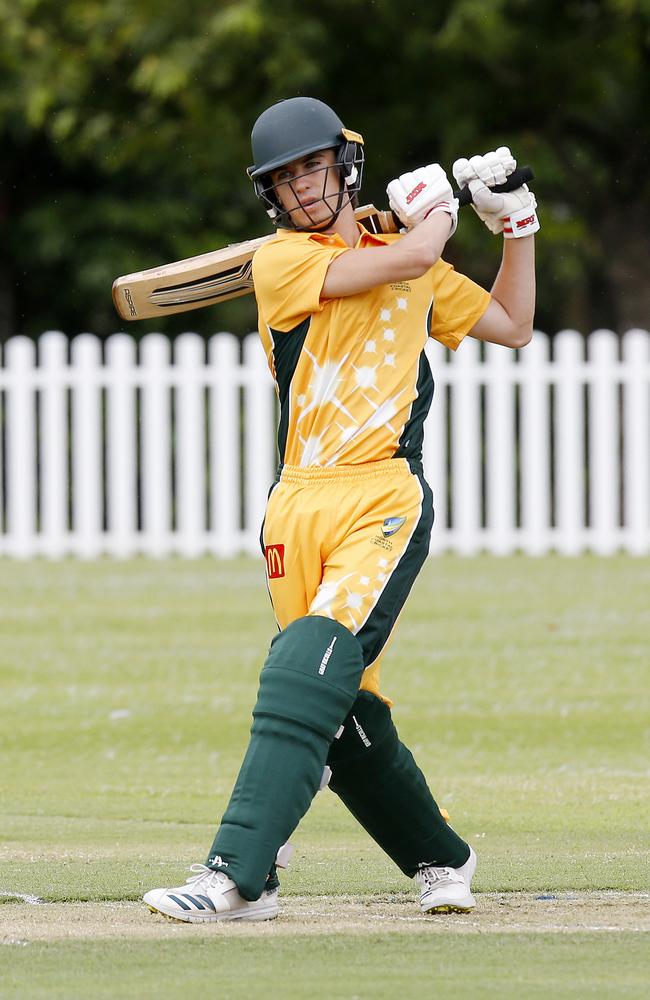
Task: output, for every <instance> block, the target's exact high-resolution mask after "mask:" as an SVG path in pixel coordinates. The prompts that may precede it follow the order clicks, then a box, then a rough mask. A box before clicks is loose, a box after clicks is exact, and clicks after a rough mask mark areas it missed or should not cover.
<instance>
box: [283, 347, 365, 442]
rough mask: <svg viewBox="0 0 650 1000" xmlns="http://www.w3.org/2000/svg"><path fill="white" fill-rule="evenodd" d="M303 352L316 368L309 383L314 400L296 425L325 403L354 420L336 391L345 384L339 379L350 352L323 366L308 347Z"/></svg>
mask: <svg viewBox="0 0 650 1000" xmlns="http://www.w3.org/2000/svg"><path fill="white" fill-rule="evenodd" d="M303 350H304V352H305V354H306V355H307V357H308V358H309V359H310V360H311V362H312V364H313V366H314V374H313V378H312V381H311V382H310V383H309V388H310V390H311V396H312V398H311V402H310V403H309V405H308V406H306V407H305V409H304V410H303V411H302V413H301V414H300V416H299V417H298V420H297V421H296V424H299V423H300V421H301V420H304V418H305V417H306V416H307V414H308V413H311V411H312V410H315V409H316V407H318V406H321V405H322V404H323V403H331V404H332V406H336V408H337V409H338V410H341V412H342V413H345V415H346V417H349V418H350V420H354V417H353V416H352V414H351V413H349V412H348V410H346V408H345V406H344V405H343V403H342V402H341V400H340V399H337V396H336V390H337V389H338V387H339V386H340V385H341V383H342V382H343V379H341V378H339V377H338V375H339V372H340V371H341V368H342V367H343V365H344V364H345V362H346V361H347V360H348V358H349V356H350V355H349V352H348V354H346V355H345V357H343V358H342V359H341V360H340V361H326V362H325V363H324V364H323V365H319V364H318V361H317V360H316V358H315V357H314V355H313V354H312V353H311V352H310V351H308V350H307V348H306V347H305V348H303ZM296 403H297V404H298V399H296ZM298 405H300V404H298Z"/></svg>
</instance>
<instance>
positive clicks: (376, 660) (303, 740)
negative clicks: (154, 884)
mask: <svg viewBox="0 0 650 1000" xmlns="http://www.w3.org/2000/svg"><path fill="white" fill-rule="evenodd" d="M252 151H253V159H254V164H253V166H252V167H250V168H249V175H250V177H251V179H252V181H253V184H254V188H255V193H256V195H257V197H258V199H259V200H260V202H261V203H262V204H263V206H264V208H265V209H266V211H267V213H268V215H269V217H270V219H271V221H272V222H273V224H274V226H276V227H277V235H276V237H275V239H273V240H271V241H269V242H268V243H266V244H265V245H264V246H262V248H261V249H259V250H258V251H257V253H256V255H255V258H254V261H253V275H254V283H255V293H256V297H257V303H258V309H259V332H260V336H261V338H262V343H263V345H264V349H265V351H266V355H267V359H268V364H269V367H270V369H271V373H272V375H273V378H274V380H275V384H276V388H277V392H278V396H279V400H280V422H279V431H278V448H279V453H280V470H279V473H278V477H277V479H276V482H275V484H274V485H273V487H272V489H271V492H270V495H269V499H268V505H267V509H266V516H265V520H264V524H263V528H262V544H263V547H264V554H265V557H266V575H267V582H268V588H269V592H270V596H271V601H272V604H273V610H274V613H275V617H276V619H277V623H278V633H277V635H276V636H275V638H274V639H273V641H272V642H271V646H270V649H269V653H268V656H267V658H266V662H265V663H264V666H263V668H262V672H261V675H260V685H259V691H258V695H257V701H256V703H255V706H254V708H253V724H252V728H251V736H250V743H249V745H248V749H247V751H246V754H245V757H244V760H243V763H242V765H241V770H240V772H239V776H238V778H237V781H236V783H235V787H234V789H233V792H232V796H231V798H230V802H229V803H228V806H227V808H226V811H225V813H224V815H223V818H222V820H221V824H220V826H219V828H218V830H217V833H216V836H215V838H214V843H213V844H212V847H211V849H210V851H209V854H208V856H207V860H206V863H205V864H198V865H193V866H192V868H191V869H190V870H191V871H192V875H191V877H190V878H189V879H188V880H187V882H186V883H185V884H184V885H182V886H179V887H176V888H171V889H170V888H165V889H154V890H152V891H150V892H147V893H146V895H145V896H144V901H145V903H146V904H147V905H148V906H149V908H150V909H151V910H153V911H156V912H159V913H162V914H164V915H166V916H168V917H172V918H176V919H178V920H183V921H213V920H269V919H271V918H273V917H275V916H277V914H278V910H279V906H278V888H279V881H278V877H277V866H276V861H277V862H278V863H279V864H283V863H284V858H285V857H286V854H287V847H286V845H287V842H288V840H289V837H290V836H291V834H292V833H293V831H294V830H295V828H296V827H297V825H298V823H299V822H300V820H301V818H302V817H303V816H304V815H305V813H306V812H307V810H308V808H309V805H310V803H311V801H312V799H313V797H314V795H315V794H316V792H317V791H318V789H319V787H321V785H322V783H323V782H324V780H325V781H326V780H327V778H328V777H329V779H330V780H329V787H330V788H331V789H332V791H333V792H335V793H336V795H338V796H339V798H340V799H341V801H342V802H343V803H344V805H345V806H347V808H348V809H349V810H350V812H351V813H352V815H353V816H354V817H355V818H356V819H357V820H358V822H359V823H360V824H361V825H362V826H363V827H364V829H365V830H366V831H367V832H368V833H369V834H370V836H371V837H372V838H373V839H374V840H375V841H376V843H377V844H379V846H380V847H381V848H382V849H383V850H384V851H385V852H386V854H388V856H389V857H390V858H392V860H393V861H394V862H395V864H396V865H397V866H398V867H399V868H400V869H401V870H402V872H404V874H405V875H407V876H408V877H410V878H413V879H414V880H415V884H416V887H417V892H418V895H419V905H420V908H421V910H422V911H423V912H424V913H431V914H433V913H449V912H460V913H466V912H468V911H470V910H471V909H472V908H473V907H474V906H475V899H474V896H473V895H472V888H471V882H472V876H473V875H474V870H475V868H476V855H475V853H474V851H473V849H472V848H471V847H470V846H469V844H467V843H466V842H465V841H464V840H463V839H462V837H460V836H459V834H458V833H456V831H455V830H454V829H453V828H452V827H451V826H450V825H449V824H448V823H446V822H445V820H444V819H443V817H442V815H441V813H440V809H439V808H438V805H437V804H436V802H435V800H434V798H433V796H432V794H431V792H430V790H429V787H428V785H427V782H426V779H425V777H424V775H423V773H422V771H421V770H420V768H419V767H418V765H417V763H416V761H415V760H414V758H413V756H412V754H411V752H410V751H409V750H408V749H407V747H406V746H405V745H404V743H403V742H402V741H401V740H400V737H399V735H398V733H397V730H396V728H395V724H394V722H393V719H392V716H391V704H392V702H391V701H390V699H389V698H388V697H387V696H386V694H384V693H383V691H382V687H381V682H380V667H381V664H382V660H383V657H384V653H385V652H386V648H387V645H388V643H389V641H390V639H391V637H392V634H393V630H394V628H395V625H396V623H397V619H398V617H399V615H400V613H401V611H402V608H403V607H404V603H405V601H406V598H407V596H408V594H409V592H410V590H411V587H412V586H413V583H414V581H415V579H416V577H417V574H418V572H419V570H420V568H421V566H422V564H423V562H424V560H425V558H426V556H427V553H428V550H429V536H430V532H431V527H432V523H433V505H432V495H431V490H430V488H429V486H428V484H427V482H426V481H425V479H424V476H423V473H422V439H423V425H424V420H425V417H426V415H427V412H428V410H429V407H430V404H431V398H432V395H433V379H432V375H431V371H430V368H429V364H428V361H427V358H426V356H425V347H426V345H427V341H428V338H429V337H433V338H434V339H435V340H437V341H439V342H440V343H441V344H444V345H445V346H446V347H449V348H451V349H452V350H454V351H455V350H456V349H457V348H458V347H461V345H462V341H463V339H464V338H465V337H466V336H470V337H474V338H477V339H478V340H483V341H487V342H489V343H492V344H501V345H503V346H505V347H510V348H520V347H523V346H524V345H525V344H527V343H528V341H529V340H530V337H531V334H532V323H533V313H534V301H535V273H534V235H533V234H534V233H535V232H537V230H538V229H539V223H538V220H537V215H536V202H535V198H534V196H533V194H532V193H531V192H530V191H529V190H528V188H527V187H526V186H525V185H524V186H522V187H520V188H518V189H516V190H514V191H512V192H509V193H501V194H497V193H494V192H492V191H490V188H491V187H494V186H496V185H499V184H502V183H504V182H505V181H506V179H507V177H508V176H509V175H510V174H511V173H512V171H513V170H514V169H515V167H516V161H515V159H514V158H513V156H512V155H511V153H510V150H509V149H507V148H506V147H500V148H499V149H497V150H495V151H494V152H489V153H486V154H485V155H484V156H472V157H471V159H469V160H468V159H460V160H457V161H456V162H455V164H454V166H453V173H454V177H455V180H456V182H457V183H458V184H459V185H460V186H461V187H464V186H469V188H470V190H471V193H472V198H473V204H474V208H475V211H476V212H477V213H478V215H479V216H480V218H481V219H482V220H483V222H484V223H485V225H486V226H487V228H488V229H489V230H490V232H491V233H493V234H494V235H496V236H499V237H501V238H502V239H503V258H502V263H501V266H500V269H499V272H498V274H497V277H496V280H495V282H494V284H493V286H492V288H491V290H490V291H489V292H488V291H486V290H485V289H483V288H481V287H479V286H478V285H476V284H475V283H474V282H473V281H471V280H470V279H469V278H467V277H465V276H463V275H461V274H458V273H457V272H456V271H454V269H453V268H452V267H451V266H450V265H449V264H447V263H445V261H444V260H443V259H442V256H441V255H442V253H443V251H444V248H445V244H446V242H447V240H448V239H449V238H450V237H451V236H452V235H453V233H454V231H455V229H456V223H457V214H458V202H457V200H456V199H455V198H454V195H453V191H452V187H451V185H450V183H449V180H448V179H447V176H446V175H445V171H444V170H443V168H442V167H441V166H440V165H439V164H437V163H433V164H429V165H428V166H424V167H420V168H418V169H417V170H414V171H413V172H412V173H406V174H403V175H402V176H401V177H399V178H397V179H395V180H393V181H391V183H390V184H389V185H388V189H387V190H388V196H389V202H390V206H391V208H392V209H393V211H394V212H395V213H396V214H397V216H398V217H399V219H400V220H401V224H402V226H403V229H402V232H401V233H399V234H391V235H376V234H373V233H370V232H368V231H366V230H365V229H364V227H363V226H362V225H360V224H359V223H357V222H356V221H355V218H354V206H355V204H356V198H357V195H358V192H359V189H360V187H361V180H362V174H363V165H364V149H363V138H362V136H361V135H360V134H359V133H357V132H353V131H351V130H349V129H347V128H345V127H344V125H343V122H342V121H341V119H340V118H339V117H338V115H337V114H335V112H334V111H333V110H332V109H331V108H330V107H328V106H327V105H326V104H323V103H322V102H321V101H318V100H315V99H313V98H309V97H296V98H293V99H290V100H286V101H281V102H280V103H279V104H275V105H273V107H270V108H268V110H266V111H265V112H264V113H263V114H262V115H261V116H260V117H259V118H258V120H257V121H256V123H255V126H254V128H253V132H252ZM324 776H325V777H324Z"/></svg>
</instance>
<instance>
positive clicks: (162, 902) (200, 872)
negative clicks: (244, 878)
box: [143, 865, 280, 923]
mask: <svg viewBox="0 0 650 1000" xmlns="http://www.w3.org/2000/svg"><path fill="white" fill-rule="evenodd" d="M190 871H191V872H195V874H194V875H191V876H190V878H188V880H187V882H186V883H185V885H181V886H179V887H178V888H177V889H152V890H151V891H150V892H147V893H145V895H144V896H143V900H144V902H145V903H146V904H147V906H148V907H149V909H150V910H151V912H152V913H162V914H163V916H165V917H170V918H171V919H172V920H184V921H187V922H189V923H206V922H208V921H214V920H272V919H273V918H274V917H277V915H278V912H279V909H280V907H279V906H278V888H277V883H276V886H275V888H273V889H265V890H264V892H263V893H262V895H261V896H260V898H259V899H256V900H254V901H253V902H252V903H249V902H248V900H246V899H242V897H241V896H240V895H239V892H238V891H237V886H236V885H235V883H234V882H233V880H232V879H231V878H228V876H227V875H226V874H225V872H217V871H214V870H213V869H212V868H207V867H206V865H192V866H191V867H190Z"/></svg>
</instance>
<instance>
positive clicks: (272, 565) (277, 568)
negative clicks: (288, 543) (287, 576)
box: [264, 545, 284, 580]
mask: <svg viewBox="0 0 650 1000" xmlns="http://www.w3.org/2000/svg"><path fill="white" fill-rule="evenodd" d="M264 555H265V556H266V572H267V574H268V577H269V580H278V579H279V578H280V577H281V576H284V545H267V546H266V548H265V549H264Z"/></svg>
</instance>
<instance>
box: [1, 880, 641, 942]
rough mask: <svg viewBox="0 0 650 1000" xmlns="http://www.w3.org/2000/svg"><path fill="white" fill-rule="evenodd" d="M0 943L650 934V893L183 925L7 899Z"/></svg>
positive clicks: (348, 903)
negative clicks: (463, 910) (444, 911)
mask: <svg viewBox="0 0 650 1000" xmlns="http://www.w3.org/2000/svg"><path fill="white" fill-rule="evenodd" d="M3 895H4V900H3V901H2V900H0V901H1V902H3V905H2V906H0V944H5V945H12V944H13V945H21V944H29V943H31V942H33V941H66V940H67V941H70V940H78V941H81V940H98V939H107V938H111V939H116V938H122V937H124V938H129V939H133V938H140V939H144V940H152V939H170V938H174V939H178V938H179V937H182V936H183V935H187V936H191V937H195V936H197V935H198V936H200V937H204V936H211V935H212V936H213V935H215V934H217V935H231V936H232V935H234V936H237V937H249V938H256V937H274V936H284V935H293V936H313V935H330V934H345V935H350V934H372V933H376V932H383V931H389V932H391V933H402V934H427V933H429V934H437V933H445V934H486V933H507V932H513V933H522V932H523V933H526V932H528V933H556V934H571V933H585V932H592V933H593V932H602V933H608V932H610V933H611V932H617V931H619V932H620V931H636V932H648V931H650V892H618V891H610V890H603V891H591V892H577V891H576V892H548V893H542V892H539V891H538V892H509V893H497V892H488V893H480V894H479V895H478V898H477V907H476V910H474V911H473V912H472V913H471V914H466V915H463V914H454V915H448V916H441V915H438V916H431V917H426V916H423V915H421V914H419V913H418V911H417V907H416V904H415V902H414V900H412V899H409V898H406V897H404V896H399V895H395V896H377V897H361V896H287V897H285V898H283V899H282V900H281V911H280V916H279V917H278V918H277V919H276V920H272V921H266V922H260V923H240V922H233V923H225V924H224V923H213V924H181V923H178V922H175V921H169V920H166V919H165V918H163V917H161V916H158V915H157V914H152V913H150V912H149V911H148V910H147V909H146V908H145V907H144V905H143V904H141V903H137V902H100V903H96V902H93V903H41V902H38V901H36V900H35V898H34V897H23V898H18V897H15V898H14V897H11V896H10V894H8V893H4V894H3Z"/></svg>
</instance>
